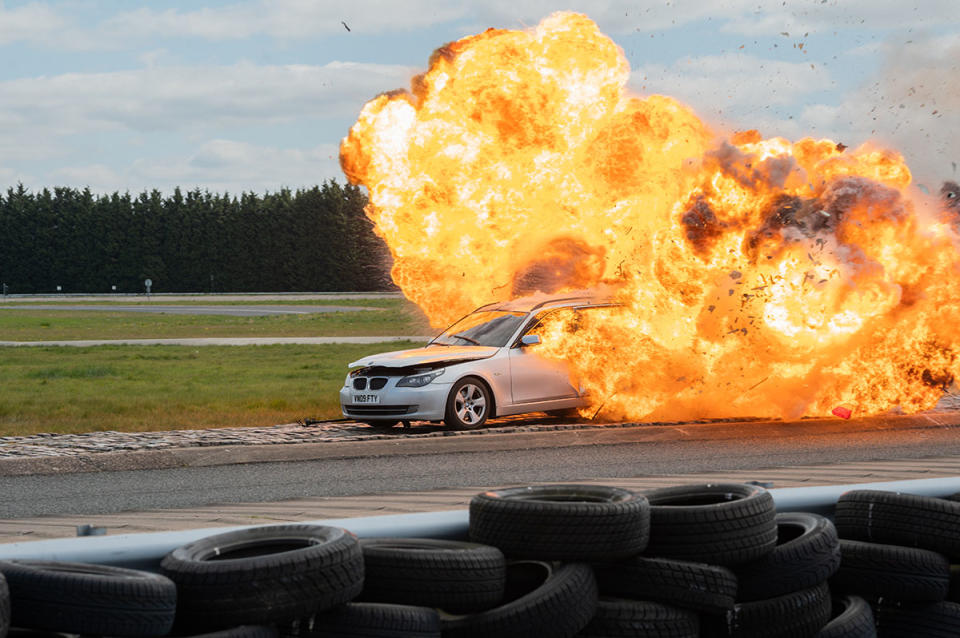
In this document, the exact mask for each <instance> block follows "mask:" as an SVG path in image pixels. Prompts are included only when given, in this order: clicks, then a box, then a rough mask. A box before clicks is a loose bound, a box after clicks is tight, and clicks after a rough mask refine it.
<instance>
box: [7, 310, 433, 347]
mask: <svg viewBox="0 0 960 638" xmlns="http://www.w3.org/2000/svg"><path fill="white" fill-rule="evenodd" d="M354 302H357V303H354ZM361 302H368V303H361ZM83 303H86V302H83ZM119 303H125V302H119ZM170 303H176V304H179V303H180V302H170ZM269 303H270V304H271V305H272V304H277V303H278V302H269ZM340 304H342V305H363V306H367V305H369V306H370V307H371V309H370V310H363V311H357V312H324V313H314V314H309V315H274V316H267V317H223V316H213V315H174V314H153V313H150V314H146V313H133V312H110V311H107V310H89V311H77V310H26V309H25V310H19V309H13V308H8V307H4V304H0V341H61V340H76V339H171V338H189V337H313V336H325V337H339V336H351V335H353V336H392V335H411V336H420V335H429V334H432V333H433V332H434V331H433V330H431V329H430V328H429V326H428V324H427V321H426V318H425V317H424V315H423V313H422V312H420V310H419V308H417V306H416V305H414V304H412V303H410V302H409V301H406V300H404V299H355V300H354V299H350V300H343V301H342V302H340ZM233 305H247V302H246V301H244V302H234V304H233ZM0 356H3V354H2V351H0Z"/></svg>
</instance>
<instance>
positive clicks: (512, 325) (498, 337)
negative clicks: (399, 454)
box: [430, 310, 527, 348]
mask: <svg viewBox="0 0 960 638" xmlns="http://www.w3.org/2000/svg"><path fill="white" fill-rule="evenodd" d="M526 316H527V313H525V312H504V311H502V310H482V311H480V312H474V313H471V314H469V315H467V316H466V317H464V318H463V319H461V320H460V321H458V322H457V323H455V324H453V325H452V326H450V327H449V328H447V329H446V330H445V331H444V332H443V334H441V335H440V336H439V337H437V338H436V339H434V340H433V341H431V342H430V343H431V344H434V345H441V346H467V345H470V346H494V347H497V348H500V347H503V346H505V345H507V339H509V338H510V337H511V335H513V333H514V332H516V330H517V328H519V327H520V323H521V322H522V321H523V318H524V317H526Z"/></svg>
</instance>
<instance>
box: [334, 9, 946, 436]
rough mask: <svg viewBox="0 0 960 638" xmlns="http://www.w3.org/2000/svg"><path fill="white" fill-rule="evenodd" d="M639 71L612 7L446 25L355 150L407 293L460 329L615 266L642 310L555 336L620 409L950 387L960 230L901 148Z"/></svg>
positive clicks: (888, 402)
mask: <svg viewBox="0 0 960 638" xmlns="http://www.w3.org/2000/svg"><path fill="white" fill-rule="evenodd" d="M628 76H629V66H628V64H627V61H626V59H625V57H624V55H623V52H622V51H621V50H620V49H619V48H618V47H617V46H616V45H615V44H614V43H613V42H612V41H611V40H610V39H609V38H607V37H605V36H604V35H603V34H602V33H600V31H599V30H598V28H597V26H596V25H595V24H594V23H593V22H591V21H590V20H589V19H588V18H587V17H585V16H582V15H578V14H571V13H557V14H554V15H551V16H550V17H548V18H546V19H545V20H544V21H543V22H541V23H540V24H539V25H538V26H537V27H536V28H534V29H530V30H525V31H506V30H493V29H491V30H488V31H486V32H484V33H482V34H479V35H476V36H472V37H468V38H464V39H462V40H459V41H457V42H454V43H451V44H448V45H447V46H445V47H442V48H440V49H438V50H437V51H436V52H435V53H434V55H433V56H432V58H431V60H430V68H429V70H428V71H427V72H426V73H425V74H423V75H421V76H418V77H416V78H415V79H414V80H413V82H412V91H411V92H405V91H396V92H392V93H386V94H383V95H380V96H379V97H377V98H375V99H374V100H372V101H370V102H369V103H368V104H367V105H366V106H365V107H364V109H363V111H362V113H361V114H360V117H359V120H358V121H357V123H356V124H355V125H354V126H353V128H352V129H351V131H350V134H349V136H348V137H347V138H345V139H344V141H343V143H342V145H341V164H342V166H343V169H344V171H345V173H346V175H347V176H348V178H349V179H350V181H351V182H353V183H358V184H363V185H365V186H366V187H367V188H368V189H369V193H370V205H369V207H368V211H367V213H368V215H369V216H370V218H371V219H372V220H373V222H374V223H375V226H376V230H377V232H378V233H379V234H380V235H381V236H382V237H383V238H384V239H385V240H386V242H387V244H388V245H389V246H390V250H391V251H392V254H393V257H394V260H395V261H394V267H393V278H394V280H395V281H396V283H397V284H398V285H399V286H400V287H401V288H402V290H403V292H404V294H406V295H407V297H409V298H410V299H412V300H413V301H415V302H416V303H417V304H419V305H420V307H421V308H423V310H424V311H425V312H426V314H427V315H428V316H429V317H430V320H431V322H432V323H433V324H434V325H435V326H444V325H446V324H449V323H450V322H452V321H453V320H455V319H456V318H458V317H459V316H461V315H463V314H465V313H467V312H469V311H470V310H472V309H473V308H475V307H476V306H479V305H481V304H483V303H488V302H491V301H497V300H507V299H511V298H515V297H517V296H522V295H525V294H529V293H531V292H533V291H536V290H541V291H543V292H554V291H558V290H564V289H581V288H585V287H590V286H596V285H599V284H605V285H610V286H614V287H615V290H616V293H615V296H616V299H617V300H618V301H619V302H621V303H622V304H623V306H622V307H621V308H619V309H610V310H607V311H604V312H603V313H601V314H599V315H592V316H590V317H586V318H584V319H583V320H582V321H581V322H580V323H579V324H578V325H577V327H576V328H577V330H576V338H571V336H570V335H571V332H572V327H571V326H564V325H553V326H548V332H547V334H546V335H545V339H544V343H543V344H542V345H541V346H538V347H539V348H541V352H542V353H543V354H546V355H548V356H554V357H561V358H564V359H566V360H568V361H570V362H571V363H572V365H573V367H574V369H575V372H576V373H577V374H578V375H579V376H580V378H581V379H582V380H583V383H584V385H585V386H586V387H587V388H588V389H589V390H590V392H591V396H592V397H594V399H595V401H596V405H595V406H594V409H599V408H600V407H601V406H602V409H603V413H604V415H605V416H606V417H608V418H609V417H613V416H617V417H622V418H636V419H639V418H649V419H664V418H665V419H677V418H681V417H683V418H689V417H699V416H721V415H722V416H736V415H753V416H783V417H790V418H796V417H799V416H802V415H828V414H830V413H831V411H832V410H834V409H835V408H837V407H842V408H845V410H852V412H853V414H854V415H864V414H872V413H880V412H884V411H887V410H891V409H894V408H898V407H899V409H902V410H904V411H907V412H913V411H918V410H922V409H926V408H929V407H931V406H932V405H934V404H935V403H936V401H937V400H938V398H939V397H940V396H942V393H943V389H944V387H945V386H947V385H949V384H950V383H951V382H952V380H953V377H954V376H955V375H957V374H958V373H960V361H958V357H957V354H958V352H960V303H958V302H960V285H958V283H957V282H958V276H960V256H958V255H960V252H958V250H957V247H958V246H960V240H958V237H957V235H956V234H955V231H954V230H953V229H952V227H951V225H950V224H949V223H948V222H947V221H945V220H941V219H938V218H937V216H936V215H935V214H933V212H931V211H930V210H927V206H928V203H927V202H926V201H921V200H917V199H911V197H909V196H908V195H907V192H908V191H907V187H908V185H909V184H910V180H911V176H910V172H909V170H908V168H907V166H906V165H905V164H904V162H903V160H902V158H901V157H900V156H899V155H898V154H896V153H893V152H890V151H885V150H882V149H879V148H872V147H862V148H859V149H856V150H851V149H846V148H845V147H843V146H842V145H840V144H837V143H835V142H832V141H829V140H813V139H803V140H800V141H798V142H793V143H791V142H789V141H787V140H784V139H779V138H776V139H762V138H761V136H760V135H759V134H758V133H756V132H754V131H750V132H744V133H739V134H736V135H733V136H732V137H731V138H729V139H720V138H719V137H718V136H716V135H715V134H714V133H713V132H712V131H711V130H710V129H709V128H708V127H707V126H706V125H705V124H704V123H703V122H702V121H700V120H699V119H698V118H697V117H696V115H695V114H694V113H693V112H692V111H691V110H690V109H689V108H687V107H685V106H683V105H682V104H680V103H678V102H677V101H675V100H673V99H671V98H668V97H663V96H659V95H653V96H649V97H646V98H640V97H636V96H632V95H630V94H628V93H627V91H626V90H625V86H626V83H627V79H628ZM845 410H844V413H846V412H845ZM846 414H848V413H846Z"/></svg>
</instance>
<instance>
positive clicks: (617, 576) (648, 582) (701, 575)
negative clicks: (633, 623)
mask: <svg viewBox="0 0 960 638" xmlns="http://www.w3.org/2000/svg"><path fill="white" fill-rule="evenodd" d="M593 567H594V574H595V575H596V577H597V586H598V587H599V589H600V594H601V595H602V596H616V597H621V598H630V599H633V600H649V601H653V602H660V603H666V604H668V605H674V606H676V607H683V608H685V609H694V610H697V611H702V612H705V613H708V614H722V613H724V612H726V611H727V610H728V609H732V608H733V604H734V602H735V600H736V597H737V577H736V575H734V573H733V572H732V571H730V570H729V569H727V568H726V567H720V566H719V565H707V564H705V563H690V562H687V561H679V560H673V559H670V558H647V557H644V556H636V557H634V558H629V559H626V560H624V561H620V562H618V563H615V564H595V565H594V566H593Z"/></svg>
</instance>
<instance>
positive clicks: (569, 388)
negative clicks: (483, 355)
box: [510, 308, 578, 404]
mask: <svg viewBox="0 0 960 638" xmlns="http://www.w3.org/2000/svg"><path fill="white" fill-rule="evenodd" d="M573 312H574V310H573V309H571V308H562V309H560V310H554V311H548V313H549V314H554V313H569V314H570V315H571V316H572V313H573ZM548 313H544V315H543V316H540V317H538V320H539V319H543V317H544V316H546V314H548ZM555 316H557V317H562V315H561V314H557V315H555ZM537 323H539V321H538V322H535V323H534V325H533V326H532V327H531V329H530V330H528V331H527V332H526V333H525V334H537V329H536V328H537ZM510 385H511V390H512V392H511V394H512V396H513V402H514V403H515V404H522V403H536V402H539V401H550V400H554V399H566V398H572V397H576V396H577V395H578V392H577V388H576V387H575V386H574V384H573V382H572V381H571V378H570V368H569V366H568V365H567V364H566V363H565V362H562V361H553V360H550V359H546V358H544V357H541V356H540V355H538V354H537V353H536V347H535V346H532V347H530V346H520V345H514V347H512V348H510Z"/></svg>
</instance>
